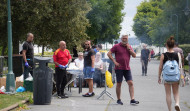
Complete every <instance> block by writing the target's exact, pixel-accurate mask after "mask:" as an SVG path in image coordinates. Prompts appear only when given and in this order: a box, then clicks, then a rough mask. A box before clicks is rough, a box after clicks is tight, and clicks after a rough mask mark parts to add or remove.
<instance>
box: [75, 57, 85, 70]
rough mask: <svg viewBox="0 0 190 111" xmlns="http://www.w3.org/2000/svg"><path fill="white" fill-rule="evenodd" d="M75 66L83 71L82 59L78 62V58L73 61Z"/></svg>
mask: <svg viewBox="0 0 190 111" xmlns="http://www.w3.org/2000/svg"><path fill="white" fill-rule="evenodd" d="M74 62H75V64H76V66H77V67H78V68H79V69H83V67H84V59H82V60H79V58H77V59H75V61H74Z"/></svg>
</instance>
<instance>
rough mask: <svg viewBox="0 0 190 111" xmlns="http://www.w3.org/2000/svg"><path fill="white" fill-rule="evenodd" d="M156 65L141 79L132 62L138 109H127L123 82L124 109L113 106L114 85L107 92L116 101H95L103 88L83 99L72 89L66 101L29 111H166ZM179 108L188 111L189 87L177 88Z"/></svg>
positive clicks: (137, 65) (138, 67) (54, 100)
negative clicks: (178, 90)
mask: <svg viewBox="0 0 190 111" xmlns="http://www.w3.org/2000/svg"><path fill="white" fill-rule="evenodd" d="M158 65H159V61H156V60H152V61H151V62H150V63H149V66H148V76H141V64H140V60H139V59H138V58H137V59H132V60H131V69H132V74H133V80H134V85H135V98H136V100H138V101H140V104H139V105H137V106H132V105H130V96H129V92H128V86H127V84H126V82H125V81H123V84H122V94H121V99H122V101H123V103H124V105H117V104H116V94H115V85H114V87H113V88H111V89H108V91H109V92H110V93H111V94H112V96H113V97H114V99H115V100H112V99H110V98H109V97H108V96H106V95H104V96H103V97H101V98H100V99H99V100H97V97H98V96H99V95H100V93H101V92H102V91H103V90H104V88H96V89H94V92H95V94H96V95H95V96H94V97H92V98H84V97H82V94H78V88H72V93H69V92H67V93H68V95H69V96H70V97H69V98H68V99H57V98H56V97H52V102H51V105H30V106H29V108H31V109H30V110H29V111H167V105H166V101H165V90H164V86H163V85H159V84H158V83H157V78H158V75H157V74H158ZM87 91H88V89H87V88H83V94H84V93H86V92H87ZM173 106H174V103H173ZM180 106H181V109H182V111H190V86H188V87H185V88H180ZM172 111H174V109H173V110H172Z"/></svg>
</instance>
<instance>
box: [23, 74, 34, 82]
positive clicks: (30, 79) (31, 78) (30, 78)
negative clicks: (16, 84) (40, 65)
mask: <svg viewBox="0 0 190 111" xmlns="http://www.w3.org/2000/svg"><path fill="white" fill-rule="evenodd" d="M25 80H26V81H33V77H32V76H31V74H30V73H29V76H28V78H26V79H25Z"/></svg>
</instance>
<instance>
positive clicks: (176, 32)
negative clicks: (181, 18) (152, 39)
mask: <svg viewBox="0 0 190 111" xmlns="http://www.w3.org/2000/svg"><path fill="white" fill-rule="evenodd" d="M172 16H175V17H176V19H177V24H176V36H177V43H178V42H179V41H178V15H177V14H172V15H171V21H172ZM171 21H170V22H171Z"/></svg>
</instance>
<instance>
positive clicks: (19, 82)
mask: <svg viewBox="0 0 190 111" xmlns="http://www.w3.org/2000/svg"><path fill="white" fill-rule="evenodd" d="M23 83H24V82H21V81H16V89H17V88H18V87H20V86H22V87H23Z"/></svg>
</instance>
